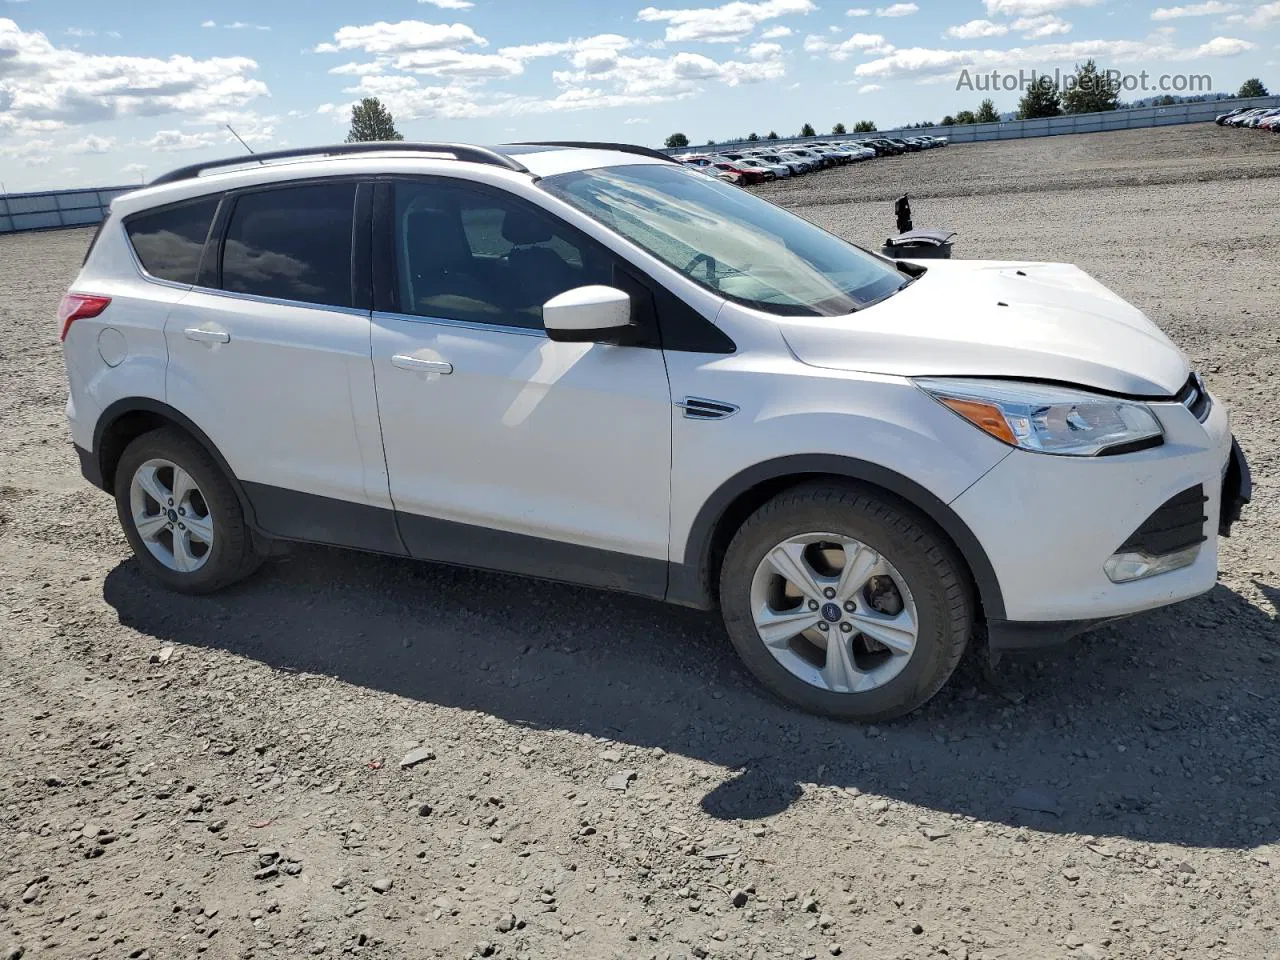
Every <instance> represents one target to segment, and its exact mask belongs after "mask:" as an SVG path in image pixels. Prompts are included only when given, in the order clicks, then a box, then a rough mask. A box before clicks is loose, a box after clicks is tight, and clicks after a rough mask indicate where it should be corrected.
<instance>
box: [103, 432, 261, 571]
mask: <svg viewBox="0 0 1280 960" xmlns="http://www.w3.org/2000/svg"><path fill="white" fill-rule="evenodd" d="M157 458H160V459H165V460H169V461H171V462H173V463H175V464H177V465H178V466H180V467H181V468H182V469H183V470H185V471H187V473H189V474H190V475H191V478H192V479H193V480H194V481H195V483H196V485H197V486H198V487H199V488H200V493H201V494H202V496H203V498H204V501H205V504H206V505H207V506H208V510H209V516H210V517H211V518H212V520H213V529H214V537H213V541H214V543H213V547H212V548H211V549H210V551H209V556H208V559H207V560H206V561H205V562H204V564H203V565H202V566H200V567H199V569H197V570H194V571H192V572H190V573H182V572H179V571H177V570H172V569H170V568H169V567H167V566H165V564H163V563H161V562H160V561H159V560H157V559H156V558H155V557H154V556H152V554H151V551H150V550H149V549H147V546H146V544H145V543H144V542H143V540H142V537H141V535H140V534H139V533H138V530H137V527H136V526H135V524H134V520H133V511H132V509H131V508H130V499H129V490H130V485H131V484H132V481H133V476H134V474H135V473H136V472H137V470H138V468H139V467H141V466H142V465H143V464H144V463H146V462H147V461H148V460H152V459H157ZM115 497H116V512H117V513H118V514H119V516H120V525H121V526H122V527H123V528H124V533H125V536H126V537H127V538H128V540H129V546H130V547H132V548H133V552H134V555H135V556H136V557H137V558H138V564H139V565H140V566H141V567H142V569H143V570H144V571H146V573H147V574H148V575H150V576H151V577H153V578H154V579H156V580H159V581H160V582H161V583H163V584H164V585H165V586H167V587H169V588H170V589H172V590H176V591H178V592H180V593H196V594H201V593H213V592H214V591H215V590H221V589H222V588H223V587H226V586H230V585H231V584H233V583H235V582H236V581H237V580H242V579H243V578H245V577H247V576H248V575H249V574H251V573H253V571H254V570H256V569H257V568H258V567H259V566H260V565H261V564H262V561H263V559H264V558H263V557H262V556H261V555H260V554H258V553H257V552H256V551H255V550H254V547H253V538H252V536H251V534H250V532H249V528H248V526H247V525H246V523H245V520H244V511H243V510H242V509H241V507H240V500H239V498H237V497H236V493H235V490H234V489H232V487H231V483H230V481H228V479H227V478H226V476H225V475H224V474H223V472H222V470H221V468H220V467H219V466H218V464H217V462H216V461H214V459H213V457H211V456H210V455H209V453H208V451H206V450H205V449H204V447H202V446H201V445H200V444H198V443H197V442H196V441H194V440H192V439H191V437H189V436H188V435H187V434H185V433H183V432H182V431H181V430H178V429H176V428H173V427H163V428H161V429H159V430H153V431H152V432H150V433H145V434H143V435H142V436H140V437H138V438H137V439H135V440H134V441H133V442H132V443H130V444H129V446H128V447H126V448H125V451H124V454H123V455H122V456H121V457H120V463H119V465H118V466H117V468H116V476H115Z"/></svg>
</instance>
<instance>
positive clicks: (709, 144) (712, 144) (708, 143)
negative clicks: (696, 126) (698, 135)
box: [707, 140, 716, 147]
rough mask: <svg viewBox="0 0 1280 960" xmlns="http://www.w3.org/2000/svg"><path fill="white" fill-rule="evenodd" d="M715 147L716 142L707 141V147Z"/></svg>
mask: <svg viewBox="0 0 1280 960" xmlns="http://www.w3.org/2000/svg"><path fill="white" fill-rule="evenodd" d="M715 145H716V142H715V141H714V140H708V141H707V146H708V147H714V146H715Z"/></svg>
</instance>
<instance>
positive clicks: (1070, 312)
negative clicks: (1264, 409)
mask: <svg viewBox="0 0 1280 960" xmlns="http://www.w3.org/2000/svg"><path fill="white" fill-rule="evenodd" d="M921 265H922V266H925V267H927V268H928V269H927V272H926V273H925V274H924V275H923V276H922V277H920V278H919V279H918V280H916V281H915V282H914V283H912V284H911V285H910V286H909V287H907V288H906V289H905V290H902V291H901V292H899V293H897V294H894V295H893V296H892V297H890V298H889V299H888V300H885V301H883V302H881V303H878V304H876V305H875V306H872V307H868V308H867V309H865V310H861V311H858V312H857V313H851V314H848V315H847V316H842V317H787V318H785V319H783V320H782V321H781V327H782V333H783V337H784V338H785V339H786V342H787V345H788V346H789V347H790V348H791V351H792V353H794V354H795V355H796V357H797V358H798V359H799V360H800V361H802V362H803V363H807V364H809V365H811V366H815V367H828V368H831V369H836V370H851V371H860V372H864V373H884V374H892V375H898V376H909V377H920V376H971V377H1017V378H1022V379H1028V380H1054V381H1059V382H1062V383H1070V384H1077V385H1080V386H1084V387H1092V388H1094V389H1097V390H1105V391H1108V392H1110V393H1121V394H1129V395H1132V396H1148V397H1156V396H1161V397H1167V396H1171V395H1173V394H1175V393H1177V392H1178V391H1179V390H1180V389H1181V388H1182V386H1183V384H1185V383H1186V381H1187V377H1188V376H1189V375H1190V372H1191V370H1190V365H1189V364H1188V362H1187V359H1186V357H1185V356H1184V354H1183V353H1182V351H1181V350H1179V349H1178V348H1177V347H1176V346H1174V345H1173V343H1172V342H1171V341H1170V340H1169V338H1168V337H1166V336H1165V335H1164V334H1163V333H1162V332H1161V331H1160V329H1159V328H1158V327H1157V326H1156V325H1155V324H1154V323H1152V322H1151V321H1150V320H1148V319H1147V318H1146V316H1145V315H1144V314H1143V313H1142V311H1141V310H1139V309H1137V308H1136V307H1134V306H1133V305H1131V304H1129V303H1126V302H1125V301H1124V300H1122V299H1121V298H1120V297H1118V296H1116V295H1115V294H1114V293H1112V292H1111V291H1110V290H1108V289H1107V288H1106V287H1104V286H1103V285H1102V284H1100V283H1099V282H1098V281H1097V280H1094V279H1093V278H1092V277H1090V276H1089V275H1088V274H1086V273H1085V272H1084V271H1083V270H1081V269H1080V268H1078V267H1074V266H1071V265H1070V264H1065V263H1013V262H1009V263H1005V262H997V261H990V260H929V261H923V262H922V263H921Z"/></svg>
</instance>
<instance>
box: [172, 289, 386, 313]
mask: <svg viewBox="0 0 1280 960" xmlns="http://www.w3.org/2000/svg"><path fill="white" fill-rule="evenodd" d="M186 289H189V290H191V291H193V292H198V293H207V294H209V295H210V296H214V297H226V298H227V299H229V300H249V301H251V302H253V303H265V304H268V305H270V306H276V307H302V308H304V309H307V310H327V311H328V312H330V313H345V314H348V315H349V316H353V317H364V318H365V319H368V318H369V313H370V311H368V310H365V309H364V308H362V307H340V306H337V305H335V304H328V303H314V302H312V301H310V300H287V299H285V298H284V297H264V296H262V295H261V294H257V293H241V292H240V291H239V290H219V289H218V288H217V287H200V286H196V285H195V284H192V285H191V286H190V287H187V288H186Z"/></svg>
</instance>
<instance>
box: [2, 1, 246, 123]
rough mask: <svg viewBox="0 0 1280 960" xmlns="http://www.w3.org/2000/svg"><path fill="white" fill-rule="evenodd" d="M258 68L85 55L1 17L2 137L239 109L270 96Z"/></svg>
mask: <svg viewBox="0 0 1280 960" xmlns="http://www.w3.org/2000/svg"><path fill="white" fill-rule="evenodd" d="M257 69H258V65H257V63H255V62H254V61H253V60H250V59H248V58H247V57H211V58H208V59H204V60H200V59H196V58H193V57H188V56H178V55H174V56H170V57H168V58H166V59H160V58H158V57H128V56H103V55H97V54H86V53H82V52H80V51H77V50H73V49H71V48H67V47H58V46H55V45H54V44H53V43H52V42H50V40H49V39H48V37H46V36H45V35H44V34H43V33H39V32H37V31H31V32H27V31H24V30H22V29H20V28H19V27H18V25H17V24H16V23H14V22H13V21H12V20H8V19H4V18H0V135H2V134H5V133H9V134H16V135H24V134H26V135H29V134H30V133H31V132H33V131H40V130H51V129H57V128H59V127H64V126H68V125H77V124H84V123H91V122H95V121H108V120H116V119H120V118H122V117H127V116H134V117H156V116H162V115H164V114H168V113H186V114H190V115H197V116H198V115H200V114H202V113H204V112H205V111H207V110H211V109H215V108H238V107H242V106H243V105H245V104H246V103H249V102H250V101H252V100H254V99H255V98H257V97H263V96H267V95H268V90H267V87H266V84H264V83H263V82H262V81H260V80H257V79H254V77H253V74H254V72H255V71H256V70H257Z"/></svg>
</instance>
